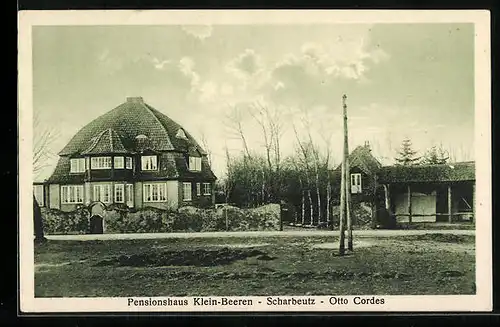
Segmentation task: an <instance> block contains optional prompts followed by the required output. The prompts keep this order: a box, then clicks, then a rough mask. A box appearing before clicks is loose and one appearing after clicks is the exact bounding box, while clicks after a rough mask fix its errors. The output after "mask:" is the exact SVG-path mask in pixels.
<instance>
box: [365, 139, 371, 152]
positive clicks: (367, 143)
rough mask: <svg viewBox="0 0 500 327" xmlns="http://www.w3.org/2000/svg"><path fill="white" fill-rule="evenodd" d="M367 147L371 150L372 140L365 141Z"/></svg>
mask: <svg viewBox="0 0 500 327" xmlns="http://www.w3.org/2000/svg"><path fill="white" fill-rule="evenodd" d="M365 148H367V149H368V150H371V149H370V141H365Z"/></svg>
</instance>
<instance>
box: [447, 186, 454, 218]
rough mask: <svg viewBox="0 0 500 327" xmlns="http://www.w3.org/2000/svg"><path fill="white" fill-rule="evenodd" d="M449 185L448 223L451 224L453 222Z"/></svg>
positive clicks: (449, 188) (449, 187)
mask: <svg viewBox="0 0 500 327" xmlns="http://www.w3.org/2000/svg"><path fill="white" fill-rule="evenodd" d="M451 204H452V203H451V185H448V222H449V223H450V224H451V223H452V222H453V213H452V210H453V208H452V206H451Z"/></svg>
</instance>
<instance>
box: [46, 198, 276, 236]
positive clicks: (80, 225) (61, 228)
mask: <svg viewBox="0 0 500 327" xmlns="http://www.w3.org/2000/svg"><path fill="white" fill-rule="evenodd" d="M42 215H43V219H44V230H45V233H47V234H83V233H88V232H89V218H90V212H89V211H88V210H87V209H86V208H85V207H84V208H79V209H77V210H75V211H72V212H64V211H60V210H54V209H48V210H44V211H43V212H42ZM279 215H280V209H279V205H277V204H272V205H266V206H263V207H260V208H255V209H239V208H237V207H231V206H227V207H224V208H219V209H199V208H195V207H181V208H180V209H178V210H163V209H157V208H151V207H148V208H143V209H140V210H132V209H129V208H126V207H123V206H109V207H107V208H106V211H105V217H104V232H105V233H158V232H163V233H165V232H206V231H260V230H278V229H279Z"/></svg>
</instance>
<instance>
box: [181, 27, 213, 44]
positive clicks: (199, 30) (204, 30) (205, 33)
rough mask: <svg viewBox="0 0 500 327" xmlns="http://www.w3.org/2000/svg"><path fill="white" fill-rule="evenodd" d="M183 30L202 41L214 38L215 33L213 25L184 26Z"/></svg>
mask: <svg viewBox="0 0 500 327" xmlns="http://www.w3.org/2000/svg"><path fill="white" fill-rule="evenodd" d="M181 28H182V30H183V31H184V32H186V33H187V34H189V35H191V36H193V37H195V38H197V39H199V40H202V41H203V40H205V39H206V38H209V37H210V36H212V32H213V28H212V26H211V25H183V26H182V27H181Z"/></svg>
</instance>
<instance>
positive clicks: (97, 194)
mask: <svg viewBox="0 0 500 327" xmlns="http://www.w3.org/2000/svg"><path fill="white" fill-rule="evenodd" d="M92 198H93V199H94V201H101V202H103V203H110V202H111V185H110V184H97V185H94V194H93V197H92Z"/></svg>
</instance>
